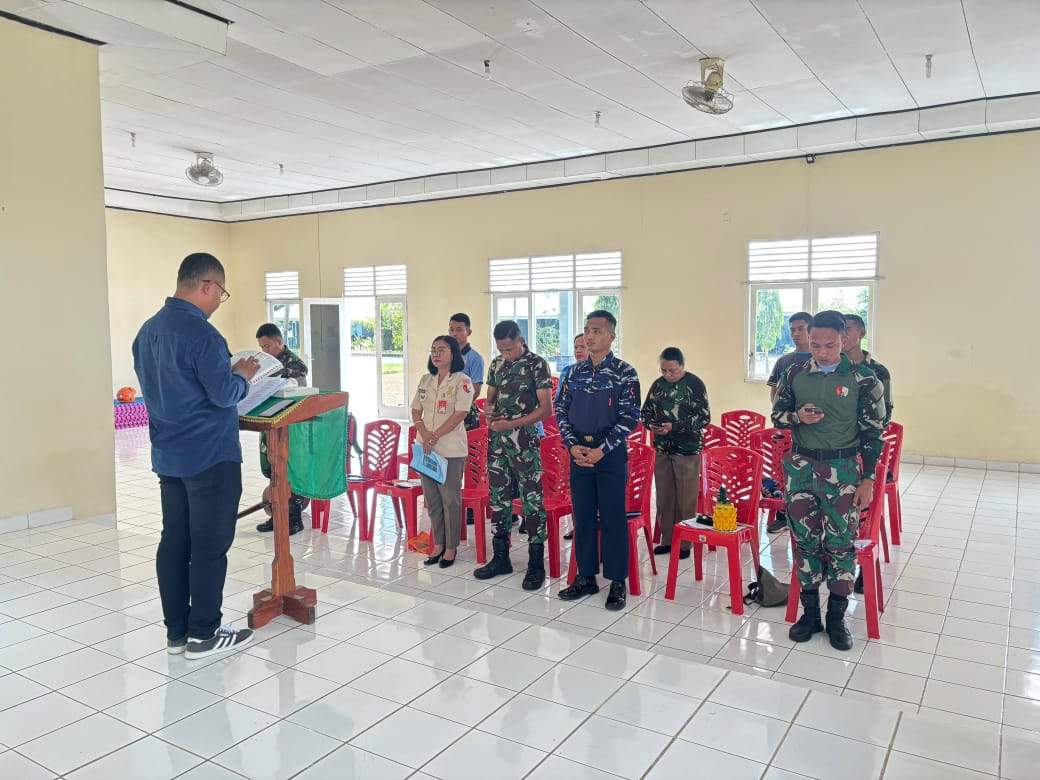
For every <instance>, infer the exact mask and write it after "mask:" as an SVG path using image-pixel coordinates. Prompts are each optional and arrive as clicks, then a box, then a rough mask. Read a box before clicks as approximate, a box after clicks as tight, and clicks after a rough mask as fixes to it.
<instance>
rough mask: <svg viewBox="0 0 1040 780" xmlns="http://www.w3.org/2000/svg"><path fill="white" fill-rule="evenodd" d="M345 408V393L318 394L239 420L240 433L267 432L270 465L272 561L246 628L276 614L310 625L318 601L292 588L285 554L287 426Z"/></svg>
mask: <svg viewBox="0 0 1040 780" xmlns="http://www.w3.org/2000/svg"><path fill="white" fill-rule="evenodd" d="M346 405H347V394H346V393H322V394H320V395H308V396H305V397H303V398H302V399H300V400H299V401H298V402H296V403H295V404H294V405H293V406H291V407H290V408H289V410H288V411H287V412H286V413H284V414H280V415H278V416H276V417H275V418H274V419H272V420H260V419H258V418H256V417H248V418H246V417H241V418H239V428H241V429H242V430H243V431H266V432H267V459H268V461H270V463H271V508H272V514H273V516H274V561H272V563H271V587H270V589H269V590H262V591H260V592H259V593H254V594H253V608H252V609H251V610H249V627H250V628H260V627H261V626H265V625H267V624H268V623H270V622H271V621H272V620H274V619H275V618H276V617H278V616H279V615H288V616H289V617H291V618H293V619H294V620H298V621H299V622H301V623H305V624H307V625H310V624H311V623H313V622H314V609H315V607H316V606H317V603H318V598H317V595H316V594H315V592H314V588H298V587H296V574H295V572H294V571H293V559H292V553H290V552H289V496H290V493H291V491H290V489H289V477H288V475H287V471H286V469H287V464H288V461H289V426H290V425H292V424H293V423H298V422H304V421H306V420H310V419H312V418H314V417H317V416H318V415H319V414H324V413H325V412H328V411H331V410H333V409H335V408H337V407H339V406H346Z"/></svg>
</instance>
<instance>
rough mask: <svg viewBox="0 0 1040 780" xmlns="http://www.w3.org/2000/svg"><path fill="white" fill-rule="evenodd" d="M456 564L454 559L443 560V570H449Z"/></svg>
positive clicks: (441, 564)
mask: <svg viewBox="0 0 1040 780" xmlns="http://www.w3.org/2000/svg"><path fill="white" fill-rule="evenodd" d="M454 564H455V559H454V558H441V563H440V566H441V568H442V569H447V568H448V567H450V566H453V565H454Z"/></svg>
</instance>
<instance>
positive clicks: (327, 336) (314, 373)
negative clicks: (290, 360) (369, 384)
mask: <svg viewBox="0 0 1040 780" xmlns="http://www.w3.org/2000/svg"><path fill="white" fill-rule="evenodd" d="M349 346H350V334H349V331H348V330H347V308H346V305H345V303H344V301H343V299H342V298H304V299H303V351H302V354H301V357H302V358H303V360H304V362H305V363H307V368H308V372H307V379H308V382H307V384H309V385H311V386H312V387H317V388H319V389H321V390H336V391H341V390H346V389H347V376H348V370H347V368H348V363H349V355H350V348H349Z"/></svg>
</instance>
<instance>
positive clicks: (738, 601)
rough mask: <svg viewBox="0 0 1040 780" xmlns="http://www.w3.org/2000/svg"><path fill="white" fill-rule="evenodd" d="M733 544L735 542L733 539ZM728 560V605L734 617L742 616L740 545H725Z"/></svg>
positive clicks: (742, 586)
mask: <svg viewBox="0 0 1040 780" xmlns="http://www.w3.org/2000/svg"><path fill="white" fill-rule="evenodd" d="M733 541H734V542H736V541H737V540H736V539H734V540H733ZM726 553H727V557H728V558H729V603H730V610H731V611H732V612H733V614H734V615H743V614H744V578H743V576H742V575H741V573H740V545H739V544H736V543H734V544H729V545H726Z"/></svg>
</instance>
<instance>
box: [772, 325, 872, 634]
mask: <svg viewBox="0 0 1040 780" xmlns="http://www.w3.org/2000/svg"><path fill="white" fill-rule="evenodd" d="M844 336H845V319H844V317H843V316H842V315H841V314H840V313H839V312H834V311H824V312H820V313H819V314H817V315H816V316H815V317H813V322H812V327H811V329H810V333H809V348H810V350H811V351H812V355H813V357H812V359H811V360H809V361H808V362H807V363H800V364H795V365H792V366H790V367H789V368H788V369H787V370H786V371H785V372H784V374H783V376H782V377H781V379H780V384H779V387H778V388H777V394H776V401H775V403H774V404H773V424H774V425H775V426H776V427H778V428H791V429H792V434H793V436H794V449H793V450H792V451H791V453H790V454H789V455H788V456H787V458H786V459H785V461H784V470H785V471H786V473H787V515H788V522H789V524H790V528H791V538H792V540H793V545H794V563H795V568H796V570H797V576H798V580H799V582H800V584H801V587H802V592H801V602H802V607H803V610H804V611H803V613H802V616H801V618H799V620H798V622H797V623H795V624H794V625H793V626H791V631H790V638H791V640H792V641H795V642H807V641H808V640H809V639H811V638H812V635H813V634H815V633H817V632H819V631H822V630H823V625H822V624H821V622H820V593H819V587H820V584H821V583H822V582H823V581H824V580H826V581H827V589H828V590H829V591H830V597H829V598H828V601H827V634H828V635H829V637H830V642H831V645H832V646H833V647H834V648H836V649H838V650H849V649H851V647H852V636H851V634H850V633H849V630H848V627H847V626H846V625H845V610H846V608H847V607H848V597H849V593H850V592H851V591H852V587H853V580H854V577H855V567H856V552H855V547H854V546H853V542H854V540H855V539H856V532H857V530H858V528H859V515H860V511H861V510H863V509H865V508H866V507H867V506H868V505H869V504H870V500H871V497H872V495H873V491H874V481H873V479H872V476H873V474H874V467H875V466H876V465H877V461H878V458H879V457H880V455H881V450H882V439H881V434H882V431H883V430H884V420H885V406H884V389H883V387H882V385H881V382H879V381H878V378H877V377H876V376H875V375H874V372H873V371H871V370H870V369H869V368H867V367H866V366H865V365H863V364H860V365H858V366H853V365H852V362H851V361H850V360H849V358H848V356H846V355H843V354H842V352H841V350H842V342H843V337H844ZM861 460H862V471H861V463H860V461H861ZM883 488H884V486H883V485H882V486H879V487H878V489H879V490H881V489H883Z"/></svg>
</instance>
